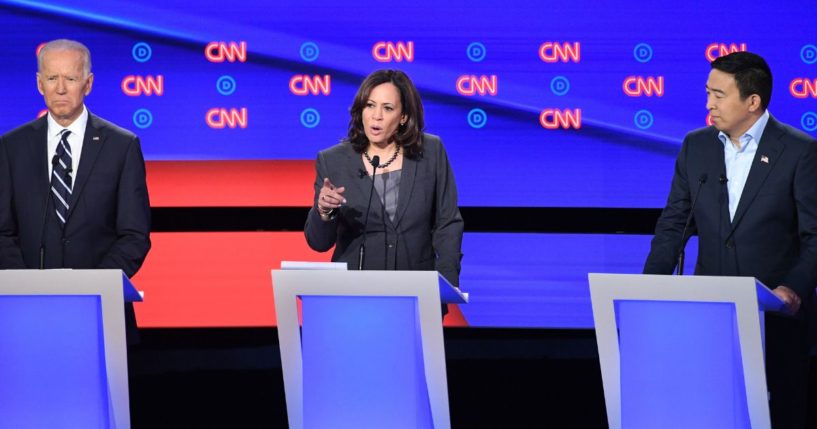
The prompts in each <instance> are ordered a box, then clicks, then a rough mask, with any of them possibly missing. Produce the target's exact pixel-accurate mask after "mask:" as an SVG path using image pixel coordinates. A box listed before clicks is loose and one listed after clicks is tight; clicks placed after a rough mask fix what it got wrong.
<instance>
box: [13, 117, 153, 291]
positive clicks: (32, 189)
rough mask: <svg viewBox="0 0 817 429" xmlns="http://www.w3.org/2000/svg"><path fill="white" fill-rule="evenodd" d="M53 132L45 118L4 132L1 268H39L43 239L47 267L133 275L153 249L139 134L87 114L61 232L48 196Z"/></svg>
mask: <svg viewBox="0 0 817 429" xmlns="http://www.w3.org/2000/svg"><path fill="white" fill-rule="evenodd" d="M47 130H48V122H47V118H46V117H45V116H43V117H41V118H39V119H37V120H34V121H32V122H29V123H27V124H25V125H22V126H21V127H18V128H17V129H15V130H13V131H10V132H8V133H7V134H5V135H3V136H2V137H0V268H38V267H39V261H40V247H41V243H43V244H44V245H45V268H77V269H80V268H114V269H121V270H122V271H124V273H125V274H126V275H128V276H129V277H131V276H133V275H134V274H135V273H136V271H137V270H138V269H139V267H140V266H141V265H142V262H143V261H144V259H145V256H146V255H147V252H148V250H149V249H150V238H149V232H150V204H149V201H148V192H147V185H146V183H145V163H144V159H143V157H142V150H141V148H140V145H139V139H138V138H137V137H136V136H135V135H134V134H133V133H131V132H129V131H127V130H124V129H122V128H120V127H118V126H116V125H114V124H112V123H110V122H108V121H106V120H104V119H102V118H99V117H98V116H95V115H93V114H90V113H89V115H88V123H87V126H86V129H85V138H84V140H83V147H82V154H81V157H80V163H79V168H78V171H77V173H76V175H75V176H74V177H75V180H74V190H73V194H72V195H71V197H70V201H69V205H70V209H69V213H68V219H67V221H66V224H65V228H64V230H63V229H62V228H61V227H60V226H59V224H58V223H57V221H56V215H55V214H54V213H53V212H54V204H53V201H51V200H52V199H51V196H50V184H49V183H50V179H49V177H48V154H46V151H47V136H46V133H47ZM46 209H47V210H46ZM44 216H45V218H44ZM44 225H45V231H43V226H44Z"/></svg>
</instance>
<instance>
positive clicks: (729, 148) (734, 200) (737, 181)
mask: <svg viewBox="0 0 817 429" xmlns="http://www.w3.org/2000/svg"><path fill="white" fill-rule="evenodd" d="M768 122H769V111H768V110H767V111H765V112H763V114H762V115H760V118H758V119H757V121H755V123H754V125H752V127H751V128H749V129H748V130H747V131H746V133H744V134H743V135H742V136H740V149H738V148H736V147H735V145H733V144H732V141H731V140H729V136H728V135H726V133H724V132H723V131H721V132H720V133H718V138H719V139H720V140H721V143H723V158H724V162H725V164H726V179H727V182H726V189H727V190H728V192H729V220H730V221H731V220H734V219H735V211H737V209H738V203H739V202H740V196H741V194H743V187H744V186H746V179H747V178H748V177H749V170H750V169H751V168H752V161H753V160H754V159H755V153H757V146H758V145H759V144H760V139H761V137H762V136H763V130H764V129H766V123H768Z"/></svg>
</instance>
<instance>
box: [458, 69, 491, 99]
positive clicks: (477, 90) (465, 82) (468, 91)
mask: <svg viewBox="0 0 817 429" xmlns="http://www.w3.org/2000/svg"><path fill="white" fill-rule="evenodd" d="M497 83H498V82H497V77H496V75H495V74H492V75H491V76H490V77H489V76H485V75H483V76H479V77H477V76H474V75H462V76H460V77H459V78H457V92H458V93H459V94H460V95H465V96H472V95H476V94H479V95H486V94H490V95H496V94H497Z"/></svg>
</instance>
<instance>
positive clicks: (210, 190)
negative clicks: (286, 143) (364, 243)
mask: <svg viewBox="0 0 817 429" xmlns="http://www.w3.org/2000/svg"><path fill="white" fill-rule="evenodd" d="M146 164H147V181H148V191H149V192H150V205H151V206H153V207H264V206H266V207H309V206H311V205H312V194H313V193H314V190H313V188H312V185H313V184H314V182H315V162H314V161H148V162H147V163H146Z"/></svg>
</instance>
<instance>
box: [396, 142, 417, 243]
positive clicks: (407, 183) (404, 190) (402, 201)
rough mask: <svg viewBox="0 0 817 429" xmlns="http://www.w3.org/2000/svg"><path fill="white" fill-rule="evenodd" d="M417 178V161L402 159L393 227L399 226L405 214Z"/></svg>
mask: <svg viewBox="0 0 817 429" xmlns="http://www.w3.org/2000/svg"><path fill="white" fill-rule="evenodd" d="M416 176H417V161H416V160H413V159H409V158H408V157H406V156H404V157H403V171H402V173H400V191H399V192H398V194H397V213H395V215H394V227H395V228H397V226H398V225H400V220H401V219H403V215H404V214H406V209H407V208H408V206H409V201H410V200H411V193H412V191H413V190H414V181H415V179H416Z"/></svg>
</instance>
